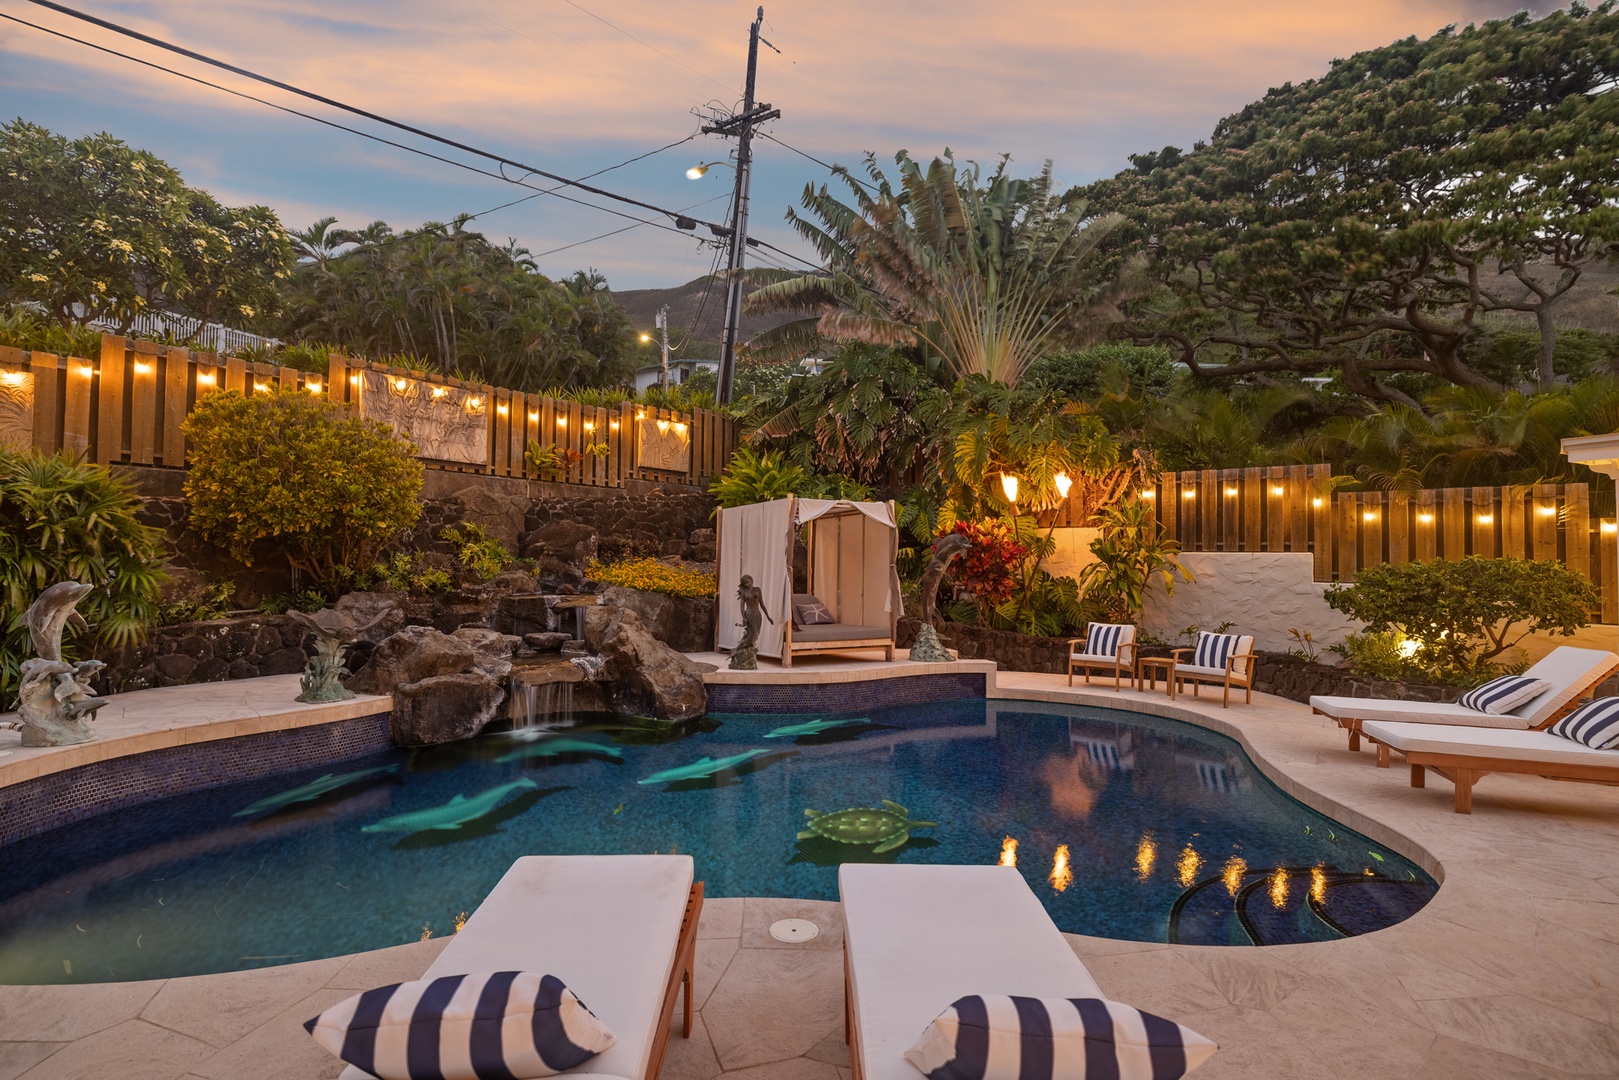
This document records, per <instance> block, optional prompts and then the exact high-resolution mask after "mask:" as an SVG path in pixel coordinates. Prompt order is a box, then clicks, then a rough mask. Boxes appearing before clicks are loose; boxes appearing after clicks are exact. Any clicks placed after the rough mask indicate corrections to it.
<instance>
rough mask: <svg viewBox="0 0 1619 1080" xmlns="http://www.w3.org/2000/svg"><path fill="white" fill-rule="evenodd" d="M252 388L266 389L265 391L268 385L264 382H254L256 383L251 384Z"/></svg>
mask: <svg viewBox="0 0 1619 1080" xmlns="http://www.w3.org/2000/svg"><path fill="white" fill-rule="evenodd" d="M253 389H255V390H266V391H267V390H269V389H270V387H269V386H268V385H267V384H265V383H261V382H256V383H254V384H253Z"/></svg>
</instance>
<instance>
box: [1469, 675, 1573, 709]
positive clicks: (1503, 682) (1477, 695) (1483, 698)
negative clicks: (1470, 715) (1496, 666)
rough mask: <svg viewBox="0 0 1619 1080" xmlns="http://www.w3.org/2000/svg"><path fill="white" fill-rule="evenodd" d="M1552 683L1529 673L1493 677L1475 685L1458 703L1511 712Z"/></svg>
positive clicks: (1537, 695) (1470, 706)
mask: <svg viewBox="0 0 1619 1080" xmlns="http://www.w3.org/2000/svg"><path fill="white" fill-rule="evenodd" d="M1549 686H1551V683H1549V682H1547V681H1546V680H1545V679H1531V678H1529V677H1528V676H1527V675H1503V676H1501V677H1500V678H1499V679H1491V680H1490V681H1489V682H1487V683H1485V684H1484V685H1483V686H1475V687H1474V688H1473V689H1471V690H1469V691H1468V692H1467V693H1465V694H1463V695H1462V696H1461V697H1460V698H1459V699H1457V704H1459V705H1463V706H1466V707H1467V708H1469V709H1472V710H1473V711H1475V712H1481V713H1489V714H1490V715H1491V716H1500V715H1501V714H1502V713H1507V712H1511V711H1512V710H1513V709H1516V708H1517V707H1518V706H1519V705H1522V704H1523V703H1524V702H1526V701H1528V700H1529V699H1531V698H1535V697H1539V696H1540V695H1541V694H1542V693H1543V692H1544V691H1545V690H1546V688H1547V687H1549Z"/></svg>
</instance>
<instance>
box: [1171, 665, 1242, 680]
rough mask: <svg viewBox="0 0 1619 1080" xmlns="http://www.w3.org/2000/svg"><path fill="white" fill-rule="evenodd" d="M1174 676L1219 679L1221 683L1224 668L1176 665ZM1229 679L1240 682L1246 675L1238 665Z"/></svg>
mask: <svg viewBox="0 0 1619 1080" xmlns="http://www.w3.org/2000/svg"><path fill="white" fill-rule="evenodd" d="M1175 675H1176V676H1177V677H1179V676H1181V675H1198V676H1201V677H1203V678H1206V679H1220V680H1222V681H1223V680H1224V679H1225V668H1223V667H1198V666H1197V665H1196V664H1176V665H1175ZM1231 677H1232V679H1234V680H1237V681H1241V680H1244V679H1246V678H1247V677H1248V673H1247V672H1246V671H1244V670H1243V665H1238V666H1237V668H1236V670H1234V671H1232V673H1231Z"/></svg>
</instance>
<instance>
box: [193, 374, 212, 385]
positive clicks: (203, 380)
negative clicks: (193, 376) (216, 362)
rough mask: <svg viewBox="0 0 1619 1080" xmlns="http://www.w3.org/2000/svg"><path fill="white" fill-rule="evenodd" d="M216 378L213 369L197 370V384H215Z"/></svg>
mask: <svg viewBox="0 0 1619 1080" xmlns="http://www.w3.org/2000/svg"><path fill="white" fill-rule="evenodd" d="M215 378H216V376H215V375H214V373H213V372H211V371H199V372H197V385H198V386H212V385H214V380H215Z"/></svg>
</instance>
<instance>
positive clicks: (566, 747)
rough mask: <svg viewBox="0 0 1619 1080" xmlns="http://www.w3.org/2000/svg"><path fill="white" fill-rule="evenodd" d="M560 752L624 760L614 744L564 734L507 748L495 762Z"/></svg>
mask: <svg viewBox="0 0 1619 1080" xmlns="http://www.w3.org/2000/svg"><path fill="white" fill-rule="evenodd" d="M562 754H594V755H598V756H600V757H605V758H612V759H613V760H614V761H623V760H624V751H622V750H620V749H619V748H618V747H616V746H603V745H602V744H601V743H598V742H591V741H590V740H588V739H570V738H567V737H566V736H564V737H561V738H555V739H539V740H536V741H534V742H531V743H527V744H525V745H523V746H519V747H518V748H517V749H515V750H508V751H506V752H505V753H504V754H502V755H500V756H499V757H498V758H496V759H495V762H496V763H497V764H505V763H506V762H508V761H522V760H524V759H526V758H536V757H558V756H560V755H562Z"/></svg>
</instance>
